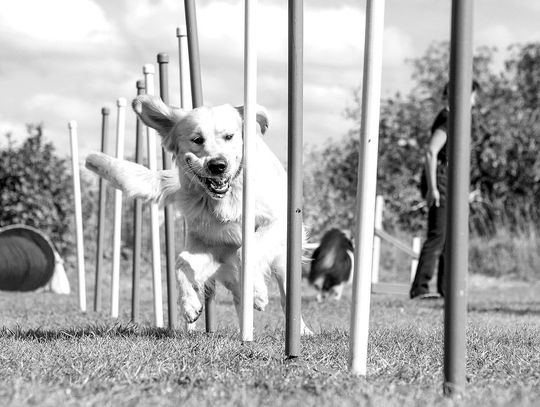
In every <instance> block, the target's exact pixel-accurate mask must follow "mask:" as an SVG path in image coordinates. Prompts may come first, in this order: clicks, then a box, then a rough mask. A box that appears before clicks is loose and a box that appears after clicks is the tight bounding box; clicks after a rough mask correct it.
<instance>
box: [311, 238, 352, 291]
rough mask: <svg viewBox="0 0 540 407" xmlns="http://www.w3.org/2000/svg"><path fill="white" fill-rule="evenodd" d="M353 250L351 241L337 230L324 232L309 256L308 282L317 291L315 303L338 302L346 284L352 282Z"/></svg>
mask: <svg viewBox="0 0 540 407" xmlns="http://www.w3.org/2000/svg"><path fill="white" fill-rule="evenodd" d="M353 264H354V248H353V243H352V240H351V239H349V238H348V237H347V235H346V234H345V233H344V232H343V231H341V230H339V229H330V230H329V231H328V232H326V233H325V234H324V235H323V237H322V239H321V243H320V244H319V246H318V247H317V248H316V249H315V251H314V252H313V255H312V256H311V269H310V271H309V276H308V281H309V283H310V284H311V285H312V286H313V287H314V288H315V289H316V290H317V301H318V302H322V301H324V300H325V299H326V298H328V297H330V298H331V299H335V300H339V299H340V298H341V296H342V294H343V288H344V287H345V285H346V284H350V283H351V282H352V276H353Z"/></svg>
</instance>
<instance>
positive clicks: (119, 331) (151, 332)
mask: <svg viewBox="0 0 540 407" xmlns="http://www.w3.org/2000/svg"><path fill="white" fill-rule="evenodd" d="M198 334H199V332H186V331H181V330H170V329H168V328H155V327H144V326H140V325H138V324H135V323H131V322H130V323H115V324H113V325H105V324H103V325H102V324H94V325H88V326H85V327H72V328H66V329H63V328H58V329H44V328H35V329H23V328H22V327H20V326H16V327H15V328H11V329H10V328H7V327H2V328H0V338H4V339H14V340H23V341H24V340H28V341H34V340H38V341H56V340H63V339H80V338H97V337H101V338H130V337H137V338H141V337H146V338H152V339H165V338H180V337H186V336H193V335H198ZM201 334H202V333H201ZM211 335H219V334H211Z"/></svg>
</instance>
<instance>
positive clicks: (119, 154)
mask: <svg viewBox="0 0 540 407" xmlns="http://www.w3.org/2000/svg"><path fill="white" fill-rule="evenodd" d="M126 104H127V103H126V99H125V98H118V100H117V101H116V106H117V107H118V113H117V117H116V158H118V159H119V160H122V159H123V158H124V138H125V132H126ZM121 235H122V190H120V189H115V191H114V218H113V260H112V263H113V269H112V282H111V317H113V318H118V309H119V304H120V249H121V245H122V240H121Z"/></svg>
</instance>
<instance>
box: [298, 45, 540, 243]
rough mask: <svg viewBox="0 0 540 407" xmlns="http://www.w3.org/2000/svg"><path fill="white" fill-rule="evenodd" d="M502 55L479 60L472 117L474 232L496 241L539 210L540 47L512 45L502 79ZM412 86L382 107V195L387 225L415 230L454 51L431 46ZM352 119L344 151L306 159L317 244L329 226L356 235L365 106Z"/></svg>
mask: <svg viewBox="0 0 540 407" xmlns="http://www.w3.org/2000/svg"><path fill="white" fill-rule="evenodd" d="M496 52H497V50H496V49H494V48H487V47H481V48H479V49H477V50H476V52H475V55H474V77H475V79H477V80H478V81H479V82H480V84H481V87H482V90H481V92H480V98H479V105H478V107H477V108H475V109H474V111H473V128H472V133H471V134H472V140H471V141H472V143H471V205H470V215H471V216H470V220H471V221H470V224H471V229H472V230H473V232H475V233H477V234H480V235H483V234H490V233H493V232H494V231H495V229H496V228H497V227H498V226H499V225H501V224H503V225H506V226H511V227H516V226H518V225H519V224H520V223H523V222H530V221H538V219H539V218H540V210H539V209H538V205H537V202H538V198H539V196H538V195H539V193H540V184H539V182H538V181H539V180H540V155H539V154H538V145H539V144H540V139H539V137H540V132H539V128H540V121H539V118H540V112H539V107H538V102H539V99H540V92H539V89H540V87H539V85H540V43H531V44H526V45H514V46H512V47H511V48H510V49H509V52H510V54H509V57H508V58H507V60H506V62H505V65H504V68H503V70H502V71H497V70H496V69H495V68H494V63H493V59H494V56H495V54H496ZM409 63H410V64H411V65H412V67H413V74H412V78H411V79H412V81H413V83H414V85H413V86H412V89H411V91H410V92H408V93H407V94H405V95H401V94H399V93H398V94H396V95H394V96H393V97H390V98H388V99H386V100H383V101H382V103H381V117H380V133H379V166H378V174H377V182H378V185H377V191H378V194H382V195H384V196H385V198H386V206H385V208H386V209H385V227H387V228H388V229H392V228H394V227H397V228H401V229H404V230H407V231H409V232H416V231H417V230H418V229H419V228H421V227H422V226H423V225H424V223H425V213H426V210H427V208H426V207H425V204H424V202H423V199H422V197H421V196H420V192H419V189H418V185H419V181H420V175H421V172H422V168H423V157H422V156H423V154H422V149H423V146H424V145H425V143H426V141H427V139H428V137H429V129H430V126H431V122H432V120H433V118H434V117H435V114H436V113H437V111H438V109H440V108H441V107H442V106H441V102H440V96H441V91H442V88H443V87H444V85H445V84H446V82H447V81H448V64H449V44H448V43H434V44H432V45H431V46H429V47H428V49H427V50H426V52H425V53H424V55H422V56H421V57H420V58H417V59H413V60H411V61H409ZM359 94H360V91H359V90H357V91H356V93H355V95H356V99H355V105H354V107H353V108H352V109H349V110H347V112H346V116H347V117H348V118H350V119H352V120H353V121H354V123H355V125H354V129H352V130H351V131H350V132H349V134H348V135H345V136H344V138H343V140H342V141H340V142H339V143H327V144H326V145H325V146H323V147H321V148H312V149H311V151H309V152H308V156H307V158H306V162H307V163H308V165H307V167H306V173H307V174H306V178H305V185H304V190H305V196H306V199H305V203H306V208H305V217H306V223H307V224H308V226H311V230H312V234H313V235H315V236H318V235H319V234H320V233H322V232H324V230H325V229H327V228H328V227H329V226H331V225H335V226H340V227H345V228H348V229H350V228H352V224H353V219H352V218H353V213H354V199H355V193H356V171H357V165H358V138H359V128H360V115H359V112H360V98H359V97H358V95H359Z"/></svg>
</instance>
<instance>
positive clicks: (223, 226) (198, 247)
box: [86, 95, 311, 334]
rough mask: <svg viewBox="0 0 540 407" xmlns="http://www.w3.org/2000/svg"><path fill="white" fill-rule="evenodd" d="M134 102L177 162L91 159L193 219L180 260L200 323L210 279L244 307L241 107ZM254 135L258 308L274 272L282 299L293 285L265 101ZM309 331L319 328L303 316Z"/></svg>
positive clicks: (93, 166)
mask: <svg viewBox="0 0 540 407" xmlns="http://www.w3.org/2000/svg"><path fill="white" fill-rule="evenodd" d="M133 109H134V111H135V113H136V114H137V115H138V116H139V117H140V118H141V120H142V121H143V122H144V123H145V124H146V125H147V126H149V127H152V128H154V129H155V130H157V132H158V133H159V134H160V136H161V142H162V145H163V147H164V148H165V149H166V150H167V151H169V152H171V153H172V154H173V160H174V162H175V164H176V169H174V170H166V171H150V170H148V169H147V168H145V167H143V166H141V165H137V164H134V163H131V162H128V161H124V160H117V159H114V158H112V157H109V156H107V155H105V154H101V153H97V154H91V155H89V156H88V158H87V160H86V166H87V168H89V169H90V170H92V171H94V172H96V173H97V174H98V175H100V176H102V177H104V178H106V179H107V180H109V181H110V182H111V183H112V184H113V185H114V186H115V187H117V188H120V189H122V190H123V191H124V192H125V193H126V194H127V196H128V197H132V198H135V197H139V198H143V199H145V200H147V201H153V202H158V203H160V204H166V203H168V202H171V201H172V202H174V203H175V204H176V205H177V206H178V208H179V210H180V211H181V212H182V214H183V215H184V217H185V219H186V222H187V229H188V233H187V242H186V247H185V248H184V249H183V251H182V252H181V253H180V255H179V256H178V259H177V262H176V270H177V271H176V277H177V280H178V288H179V305H180V307H181V309H182V311H183V314H184V318H185V320H186V321H187V322H188V323H192V322H194V321H196V320H197V318H199V316H200V314H201V312H202V309H203V301H202V299H203V295H204V287H205V283H206V282H208V281H209V280H217V281H219V282H220V283H222V284H223V285H224V286H225V287H226V288H227V289H228V290H229V291H230V292H231V294H232V297H233V301H234V304H235V306H236V309H237V312H238V311H239V309H238V308H239V304H240V276H239V273H240V267H241V257H240V256H241V250H240V248H241V245H242V163H243V160H242V156H243V134H242V121H243V119H242V115H243V109H242V108H241V107H239V108H235V107H233V106H231V105H221V106H215V107H199V108H196V109H193V110H191V111H184V110H181V109H177V108H173V107H170V106H167V105H165V104H164V103H163V102H162V101H161V99H159V98H158V97H155V96H149V95H144V96H138V97H137V98H136V99H135V100H134V101H133ZM257 123H258V126H257V127H258V131H257V135H256V136H255V138H254V140H253V141H254V150H255V152H254V155H255V158H254V159H253V161H254V162H255V163H256V165H255V168H254V169H253V170H254V179H255V180H256V182H255V185H254V189H255V191H254V193H255V239H256V241H255V250H256V257H255V258H256V266H255V267H254V269H253V270H249V272H251V273H254V307H255V309H257V310H264V308H265V307H266V305H267V304H268V289H267V281H268V278H267V277H268V276H269V275H270V274H271V275H273V276H274V277H275V278H276V280H277V283H278V287H279V291H280V295H281V306H282V308H283V309H284V308H285V291H286V264H285V263H286V231H287V218H286V213H287V212H286V210H287V185H286V173H285V170H284V168H283V166H282V164H281V163H280V162H279V160H278V159H277V157H276V156H275V155H274V154H273V153H272V151H271V150H270V149H269V147H268V146H267V145H266V143H265V142H264V141H263V140H262V137H261V136H262V135H263V134H264V133H265V132H266V130H267V128H268V116H267V114H266V112H265V110H264V109H263V108H260V109H258V112H257ZM301 332H302V334H310V333H311V331H310V330H309V329H308V328H307V327H306V325H305V324H304V321H303V319H302V320H301Z"/></svg>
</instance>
